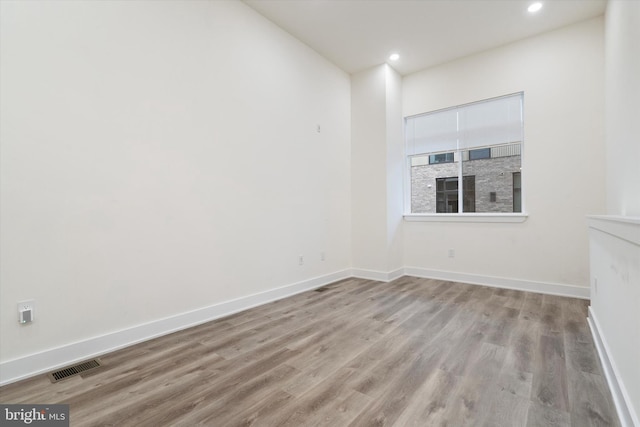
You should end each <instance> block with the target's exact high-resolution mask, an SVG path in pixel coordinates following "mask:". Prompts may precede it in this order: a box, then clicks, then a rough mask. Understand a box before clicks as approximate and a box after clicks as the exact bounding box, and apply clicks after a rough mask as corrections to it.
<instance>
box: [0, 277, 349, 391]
mask: <svg viewBox="0 0 640 427" xmlns="http://www.w3.org/2000/svg"><path fill="white" fill-rule="evenodd" d="M351 277H353V276H352V274H351V270H350V269H346V270H342V271H337V272H335V273H330V274H327V275H324V276H319V277H314V278H311V279H307V280H303V281H301V282H297V283H293V284H290V285H286V286H282V287H279V288H275V289H270V290H268V291H265V292H260V293H256V294H252V295H248V296H245V297H241V298H237V299H234V300H230V301H225V302H222V303H218V304H214V305H211V306H208V307H204V308H200V309H197V310H193V311H190V312H187V313H182V314H178V315H175V316H171V317H167V318H164V319H160V320H156V321H154V322H149V323H145V324H142V325H138V326H134V327H131V328H128V329H123V330H120V331H116V332H112V333H109V334H105V335H101V336H98V337H94V338H90V339H87V340H83V341H79V342H75V343H72V344H67V345H64V346H61V347H57V348H52V349H49V350H45V351H42V352H40V353H34V354H31V355H28V356H24V357H20V358H17V359H13V360H9V361H6V362H2V363H0V386H2V385H6V384H10V383H13V382H16V381H20V380H22V379H26V378H29V377H33V376H35V375H39V374H43V373H47V372H49V371H52V370H55V369H59V368H62V367H64V366H67V365H71V364H74V363H77V362H81V361H84V360H87V359H90V358H93V357H99V356H101V355H104V354H107V353H110V352H112V351H116V350H119V349H122V348H125V347H129V346H131V345H134V344H138V343H141V342H144V341H148V340H150V339H153V338H158V337H161V336H163V335H168V334H171V333H173V332H177V331H180V330H183V329H187V328H190V327H193V326H197V325H200V324H202V323H206V322H210V321H212V320H216V319H219V318H222V317H225V316H229V315H231V314H234V313H238V312H240V311H244V310H248V309H250V308H253V307H257V306H260V305H263V304H267V303H270V302H273V301H277V300H280V299H283V298H286V297H290V296H293V295H296V294H299V293H302V292H306V291H310V290H313V289H317V288H320V287H322V286H324V285H327V284H329V283H334V282H337V281H340V280H343V279H348V278H351Z"/></svg>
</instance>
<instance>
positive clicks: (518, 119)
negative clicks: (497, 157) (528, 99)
mask: <svg viewBox="0 0 640 427" xmlns="http://www.w3.org/2000/svg"><path fill="white" fill-rule="evenodd" d="M520 141H522V93H517V94H514V95H507V96H502V97H499V98H493V99H489V100H485V101H480V102H475V103H473V104H467V105H462V106H459V107H455V108H450V109H446V110H440V111H435V112H433V113H426V114H421V115H419V116H413V117H408V118H407V119H406V143H407V146H406V148H407V155H409V156H413V155H420V154H427V153H435V152H443V151H455V150H466V149H474V148H479V147H485V146H489V145H499V144H508V143H513V142H520Z"/></svg>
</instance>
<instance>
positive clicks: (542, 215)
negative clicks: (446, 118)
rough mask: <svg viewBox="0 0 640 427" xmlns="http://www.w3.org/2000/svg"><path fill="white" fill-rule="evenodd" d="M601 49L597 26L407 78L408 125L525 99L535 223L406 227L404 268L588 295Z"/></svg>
mask: <svg viewBox="0 0 640 427" xmlns="http://www.w3.org/2000/svg"><path fill="white" fill-rule="evenodd" d="M603 49H604V47H603V19H602V18H596V19H592V20H589V21H586V22H582V23H578V24H575V25H572V26H569V27H565V28H562V29H560V30H557V31H553V32H549V33H545V34H542V35H540V36H536V37H532V38H529V39H525V40H522V41H520V42H517V43H513V44H510V45H506V46H503V47H500V48H496V49H492V50H489V51H486V52H482V53H479V54H476V55H473V56H469V57H466V58H463V59H460V60H457V61H454V62H450V63H447V64H444V65H441V66H437V67H434V68H430V69H428V70H425V71H422V72H418V73H415V74H413V75H409V76H405V78H404V88H403V102H404V115H405V116H409V115H413V114H418V113H422V112H427V111H432V110H436V109H439V108H444V107H450V106H454V105H459V104H464V103H468V102H471V101H477V100H481V99H485V98H490V97H495V96H499V95H505V94H509V93H514V92H519V91H524V103H525V104H524V108H525V141H524V157H523V185H524V189H523V191H524V202H525V204H526V211H527V213H528V214H529V218H528V219H527V220H526V221H525V222H523V223H509V224H506V223H501V224H493V223H491V224H488V223H433V222H429V223H427V222H407V223H405V226H404V240H405V246H404V251H405V265H406V266H409V267H417V268H420V269H427V270H436V271H444V272H456V273H463V274H468V275H476V276H479V277H482V276H486V277H494V276H495V277H501V278H515V279H519V280H525V281H531V282H536V283H542V284H560V285H575V286H580V287H583V288H582V289H585V288H586V287H588V283H589V281H588V275H589V273H588V240H587V236H586V234H585V232H584V230H585V224H586V221H585V215H586V214H588V213H602V212H604V210H605V191H604V181H605V169H604V153H605V151H604V145H603V141H604V119H603V117H604V107H603V105H604V51H603ZM448 249H455V251H456V252H455V255H456V256H455V258H449V257H448V254H447V251H448ZM585 291H586V289H585Z"/></svg>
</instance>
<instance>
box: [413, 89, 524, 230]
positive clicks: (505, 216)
mask: <svg viewBox="0 0 640 427" xmlns="http://www.w3.org/2000/svg"><path fill="white" fill-rule="evenodd" d="M514 95H520V97H521V111H522V115H523V123H522V138H521V140H520V172H518V173H519V174H520V206H521V211H520V212H462V213H442V212H441V213H412V212H411V159H412V157H414V156H410V155H407V140H406V135H405V137H404V138H403V140H404V144H403V157H404V174H403V175H404V179H403V193H404V198H403V200H404V214H403V218H404V220H405V221H408V222H504V223H519V222H524V221H526V220H527V218H528V217H529V214H528V213H527V211H526V204H525V200H526V197H525V187H526V186H525V179H524V178H523V173H522V172H523V171H524V158H525V155H524V152H525V147H524V146H525V144H524V140H525V136H524V133H525V132H524V92H523V91H522V92H514V93H511V94H507V95H502V96H498V97H493V98H486V99H482V100H479V101H474V102H470V103H467V104H460V105H456V106H453V107H448V108H444V109H440V110H434V111H430V112H428V113H420V114H416V115H412V116H407V117H405V118H404V126H403V129H404V130H406V125H407V120H408V119H410V118H413V117H416V116H421V115H423V114H431V113H437V112H444V111H446V110H452V109H458V108H461V107H465V106H470V105H473V104H479V103H482V102H487V101H492V100H497V99H500V98H505V97H510V96H514ZM483 149H485V148H484V147H483V148H480V149H478V150H483ZM474 150H475V149H474ZM463 151H465V150H464V149H460V148H459V149H458V150H456V151H455V153H456V154H454V156H455V155H461V153H462V152H463ZM466 151H470V150H466ZM434 154H437V151H435V152H434ZM425 155H428V156H429V164H431V162H430V159H431V156H432V154H429V153H425ZM483 158H484V157H483ZM479 159H480V158H479ZM479 159H473V160H479ZM473 160H471V161H473ZM459 161H460V163H461V165H460V167H462V160H461V159H460V160H459ZM436 164H437V163H436ZM459 189H460V193H462V188H460V186H459ZM463 203H464V199H463Z"/></svg>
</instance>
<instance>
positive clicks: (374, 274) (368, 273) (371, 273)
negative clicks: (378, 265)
mask: <svg viewBox="0 0 640 427" xmlns="http://www.w3.org/2000/svg"><path fill="white" fill-rule="evenodd" d="M351 275H352V276H353V277H357V278H359V279H367V280H377V281H380V282H390V281H392V280H396V279H397V278H399V277H402V276H404V268H399V269H397V270H393V271H389V272H386V273H385V272H384V271H376V270H365V269H362V268H354V269H352V270H351Z"/></svg>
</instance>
